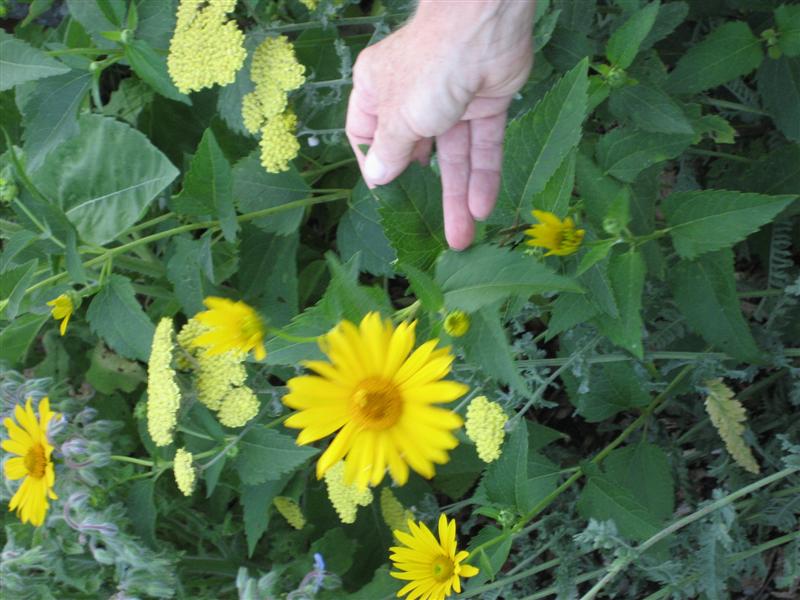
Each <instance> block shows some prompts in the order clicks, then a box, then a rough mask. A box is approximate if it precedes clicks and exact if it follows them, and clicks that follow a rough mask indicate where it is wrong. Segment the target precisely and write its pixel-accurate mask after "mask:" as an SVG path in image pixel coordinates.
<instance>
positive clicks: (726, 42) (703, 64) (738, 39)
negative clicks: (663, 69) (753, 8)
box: [667, 21, 764, 95]
mask: <svg viewBox="0 0 800 600" xmlns="http://www.w3.org/2000/svg"><path fill="white" fill-rule="evenodd" d="M763 57H764V53H763V52H762V50H761V40H759V39H758V38H757V37H756V36H754V35H753V32H752V31H750V26H749V25H748V24H747V23H745V22H743V21H730V22H728V23H724V24H723V25H720V26H719V27H717V28H716V29H714V30H713V31H712V32H711V33H709V34H708V35H707V36H706V37H705V38H703V40H702V41H701V42H699V43H697V44H694V45H693V46H691V47H690V48H689V50H688V52H686V54H684V55H683V56H682V57H681V58H680V60H678V64H677V65H675V69H673V71H672V72H671V73H670V74H669V78H668V79H667V91H669V92H672V93H674V94H687V95H688V94H696V93H698V92H702V91H703V90H707V89H709V88H712V87H716V86H718V85H721V84H723V83H726V82H728V81H730V80H731V79H736V78H737V77H743V76H744V75H747V74H748V73H750V72H751V71H753V70H754V69H755V68H756V67H758V65H760V64H761V60H762V59H763Z"/></svg>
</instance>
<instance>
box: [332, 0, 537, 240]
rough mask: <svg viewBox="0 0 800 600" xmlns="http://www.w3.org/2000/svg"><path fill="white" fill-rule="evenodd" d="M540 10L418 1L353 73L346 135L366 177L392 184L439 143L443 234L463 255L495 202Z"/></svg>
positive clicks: (504, 3) (526, 2)
mask: <svg viewBox="0 0 800 600" xmlns="http://www.w3.org/2000/svg"><path fill="white" fill-rule="evenodd" d="M534 10H535V1H534V0H420V2H419V6H418V8H417V11H416V14H415V15H414V17H413V18H412V19H411V20H410V21H409V22H408V23H407V24H406V25H405V26H403V27H402V28H401V29H399V30H397V31H396V32H394V33H392V34H391V35H390V36H388V37H387V38H385V39H384V40H382V41H380V42H379V43H377V44H375V45H373V46H370V47H369V48H366V49H365V50H364V51H362V52H361V54H360V55H359V57H358V60H357V61H356V64H355V66H354V69H353V91H352V93H351V94H350V101H349V104H348V110H347V125H346V131H347V137H348V139H349V140H350V144H351V146H352V147H353V151H354V152H355V155H356V157H357V159H358V164H359V167H360V168H361V172H362V174H363V176H364V180H365V181H366V182H367V185H369V186H370V187H375V186H377V185H384V184H387V183H389V182H391V181H392V180H393V179H395V178H396V177H397V176H398V175H400V174H401V173H402V172H403V171H404V170H405V168H406V167H407V166H408V165H409V164H410V163H411V162H412V161H415V160H416V161H420V162H422V163H427V162H428V160H429V158H430V154H431V149H432V146H433V142H434V140H435V141H436V152H437V158H438V162H439V168H440V171H441V175H442V206H443V210H444V230H445V237H446V238H447V242H448V243H449V244H450V246H451V247H452V248H454V249H457V250H461V249H464V248H466V247H468V246H469V245H470V243H472V240H473V238H474V235H475V221H481V220H484V219H486V218H487V217H488V216H489V215H490V214H491V212H492V209H493V208H494V205H495V202H496V200H497V194H498V191H499V189H500V168H501V164H502V160H503V136H504V132H505V124H506V114H507V111H508V106H509V104H510V103H511V100H512V99H513V97H514V94H516V93H517V91H519V89H520V88H521V87H522V86H523V84H524V83H525V81H527V79H528V75H529V73H530V69H531V66H532V63H533V52H532V47H531V29H532V26H533V13H534ZM362 144H366V145H368V146H369V147H370V148H369V152H368V154H367V155H366V156H365V155H364V153H363V152H361V150H360V148H359V146H360V145H362Z"/></svg>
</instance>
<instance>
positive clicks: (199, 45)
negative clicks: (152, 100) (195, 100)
mask: <svg viewBox="0 0 800 600" xmlns="http://www.w3.org/2000/svg"><path fill="white" fill-rule="evenodd" d="M235 7H236V0H202V1H201V0H181V3H180V6H179V7H178V12H177V22H176V24H175V31H174V33H173V34H172V40H171V41H170V44H169V54H168V56H167V70H168V71H169V74H170V77H171V78H172V81H173V82H174V83H175V87H177V88H178V90H179V91H181V92H182V93H184V94H188V93H189V92H191V91H197V90H201V89H203V88H207V87H212V86H213V85H215V84H220V85H223V86H224V85H228V84H230V83H233V81H234V79H235V78H236V72H237V71H238V70H239V69H241V68H242V65H243V64H244V60H245V58H246V57H247V51H246V50H245V48H244V33H242V32H241V31H240V30H239V28H238V27H237V26H236V22H235V21H231V20H229V19H228V17H227V14H228V13H230V12H232V11H233V9H234V8H235Z"/></svg>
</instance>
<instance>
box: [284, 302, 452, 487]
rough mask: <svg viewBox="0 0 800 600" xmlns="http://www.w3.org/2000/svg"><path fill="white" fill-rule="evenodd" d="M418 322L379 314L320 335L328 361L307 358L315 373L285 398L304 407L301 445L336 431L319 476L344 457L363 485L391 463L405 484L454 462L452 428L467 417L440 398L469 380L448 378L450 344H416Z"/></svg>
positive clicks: (291, 422)
mask: <svg viewBox="0 0 800 600" xmlns="http://www.w3.org/2000/svg"><path fill="white" fill-rule="evenodd" d="M415 326H416V323H410V324H409V323H401V324H400V325H398V326H397V327H395V326H394V325H393V324H392V322H391V321H390V320H388V319H387V320H382V319H381V317H380V315H379V314H378V313H375V312H373V313H369V314H368V315H367V316H365V317H364V318H363V319H362V321H361V324H360V325H355V324H354V323H351V322H350V321H342V322H341V323H339V324H338V325H337V326H336V327H334V328H333V329H332V330H331V331H330V332H329V333H327V334H325V335H324V336H321V337H320V341H319V345H320V348H321V349H322V351H323V352H324V353H325V354H326V355H327V356H328V358H329V360H330V362H326V361H304V363H303V364H304V365H305V366H306V367H308V368H309V369H311V370H312V371H314V372H315V374H314V375H304V376H301V377H293V378H292V379H290V380H289V382H288V383H287V386H288V388H289V393H288V394H287V395H286V396H284V398H283V402H284V404H286V405H287V406H289V407H290V408H294V409H297V410H298V411H299V412H297V413H295V414H293V415H292V416H290V417H289V418H288V419H287V420H286V426H287V427H291V428H294V429H302V431H301V432H300V434H299V435H298V436H297V443H298V444H309V443H311V442H315V441H317V440H319V439H322V438H324V437H327V436H329V435H331V434H332V433H336V432H338V433H337V435H336V437H335V438H334V440H333V441H332V442H331V444H330V445H329V446H328V448H327V450H326V451H325V452H324V453H323V454H322V456H321V457H320V459H319V461H318V462H317V477H322V476H323V475H324V474H325V472H326V471H327V470H328V469H330V468H331V467H332V466H333V465H335V464H336V463H337V462H339V461H340V460H342V459H344V460H345V463H346V466H345V479H346V481H347V482H355V483H356V485H358V487H359V488H362V489H363V488H365V487H366V486H367V485H368V484H371V485H373V486H374V485H378V484H379V483H380V482H381V481H382V480H383V477H384V474H385V472H386V469H387V467H388V469H389V472H390V473H391V475H392V477H393V478H394V480H395V481H396V482H397V483H398V484H400V485H403V484H404V483H405V482H406V481H407V480H408V471H409V467H411V469H413V470H414V471H416V472H417V473H419V474H420V475H422V476H423V477H427V478H428V479H430V478H431V477H433V475H434V464H440V465H441V464H445V463H446V462H447V461H448V460H449V456H448V454H447V451H448V450H452V449H453V448H455V447H456V446H457V445H458V440H457V439H456V437H455V436H454V435H453V434H452V433H451V431H452V430H454V429H457V428H459V427H461V425H462V423H463V421H462V419H461V417H460V416H458V415H457V414H456V413H454V412H453V411H451V410H446V409H443V408H438V407H436V406H434V405H435V404H443V403H447V402H452V401H453V400H455V399H457V398H459V397H461V396H463V395H464V394H465V393H466V392H467V389H468V388H467V386H465V385H464V384H461V383H457V382H455V381H442V379H443V378H444V377H446V376H447V374H448V373H449V372H450V366H451V365H452V363H453V355H452V354H451V353H450V348H439V349H437V348H436V346H437V344H438V343H439V340H437V339H433V340H430V341H428V342H425V343H424V344H422V345H421V346H420V347H419V348H417V349H416V350H414V337H415V336H414V330H415Z"/></svg>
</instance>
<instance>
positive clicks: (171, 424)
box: [147, 317, 181, 446]
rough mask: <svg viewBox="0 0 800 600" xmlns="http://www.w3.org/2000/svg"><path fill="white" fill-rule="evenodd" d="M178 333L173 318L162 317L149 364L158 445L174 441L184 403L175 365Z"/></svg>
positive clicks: (150, 412)
mask: <svg viewBox="0 0 800 600" xmlns="http://www.w3.org/2000/svg"><path fill="white" fill-rule="evenodd" d="M174 337H175V336H174V332H173V331H172V319H170V318H168V317H165V318H163V319H161V321H159V323H158V325H157V326H156V330H155V333H154V334H153V345H152V347H151V349H150V360H149V361H148V364H147V430H148V431H149V432H150V437H151V438H153V442H155V444H156V446H167V445H169V444H170V443H172V438H173V433H174V430H175V426H176V425H177V423H178V410H179V409H180V407H181V391H180V388H179V387H178V380H177V376H176V374H175V371H174V370H173V368H172V355H173V351H174V348H175V340H174Z"/></svg>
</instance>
